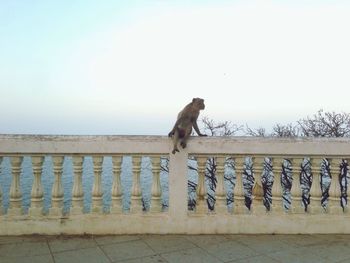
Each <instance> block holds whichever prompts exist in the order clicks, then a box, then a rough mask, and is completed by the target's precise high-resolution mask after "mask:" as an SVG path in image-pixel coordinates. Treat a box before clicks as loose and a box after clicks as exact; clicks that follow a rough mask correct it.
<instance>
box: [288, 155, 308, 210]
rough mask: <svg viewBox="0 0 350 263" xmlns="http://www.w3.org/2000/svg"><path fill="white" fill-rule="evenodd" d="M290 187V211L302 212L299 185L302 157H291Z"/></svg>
mask: <svg viewBox="0 0 350 263" xmlns="http://www.w3.org/2000/svg"><path fill="white" fill-rule="evenodd" d="M291 161H292V177H293V182H292V188H291V190H290V192H291V195H292V202H291V211H292V212H293V213H304V211H305V210H304V208H303V207H302V206H301V199H302V198H301V185H300V173H301V162H302V161H303V159H302V158H293V159H292V160H291Z"/></svg>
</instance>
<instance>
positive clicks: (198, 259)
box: [161, 248, 223, 263]
mask: <svg viewBox="0 0 350 263" xmlns="http://www.w3.org/2000/svg"><path fill="white" fill-rule="evenodd" d="M161 256H162V257H163V258H165V259H166V260H167V262H169V263H177V262H191V263H221V262H223V261H221V260H219V259H217V258H215V257H214V256H211V255H209V254H208V253H206V252H205V251H204V250H202V249H200V248H190V249H185V250H180V251H175V252H171V253H166V254H161Z"/></svg>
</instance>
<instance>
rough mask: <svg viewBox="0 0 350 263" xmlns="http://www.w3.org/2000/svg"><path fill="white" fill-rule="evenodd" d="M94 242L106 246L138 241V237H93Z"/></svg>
mask: <svg viewBox="0 0 350 263" xmlns="http://www.w3.org/2000/svg"><path fill="white" fill-rule="evenodd" d="M94 239H95V241H96V242H97V244H99V245H107V244H113V243H121V242H127V241H132V240H139V239H140V237H139V236H137V235H120V236H95V237H94Z"/></svg>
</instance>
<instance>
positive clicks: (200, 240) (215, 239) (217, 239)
mask: <svg viewBox="0 0 350 263" xmlns="http://www.w3.org/2000/svg"><path fill="white" fill-rule="evenodd" d="M185 237H186V239H187V240H189V241H191V242H192V243H194V244H195V245H196V246H198V247H203V246H209V245H213V244H218V243H222V242H226V241H229V240H230V238H229V237H227V236H225V235H188V236H185Z"/></svg>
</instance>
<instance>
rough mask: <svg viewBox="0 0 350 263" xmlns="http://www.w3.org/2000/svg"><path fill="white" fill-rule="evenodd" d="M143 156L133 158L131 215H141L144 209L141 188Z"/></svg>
mask: <svg viewBox="0 0 350 263" xmlns="http://www.w3.org/2000/svg"><path fill="white" fill-rule="evenodd" d="M141 160H142V157H141V156H133V157H132V174H133V180H132V190H131V204H130V212H131V213H140V212H141V211H142V209H143V206H142V196H141V187H140V174H141Z"/></svg>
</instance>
